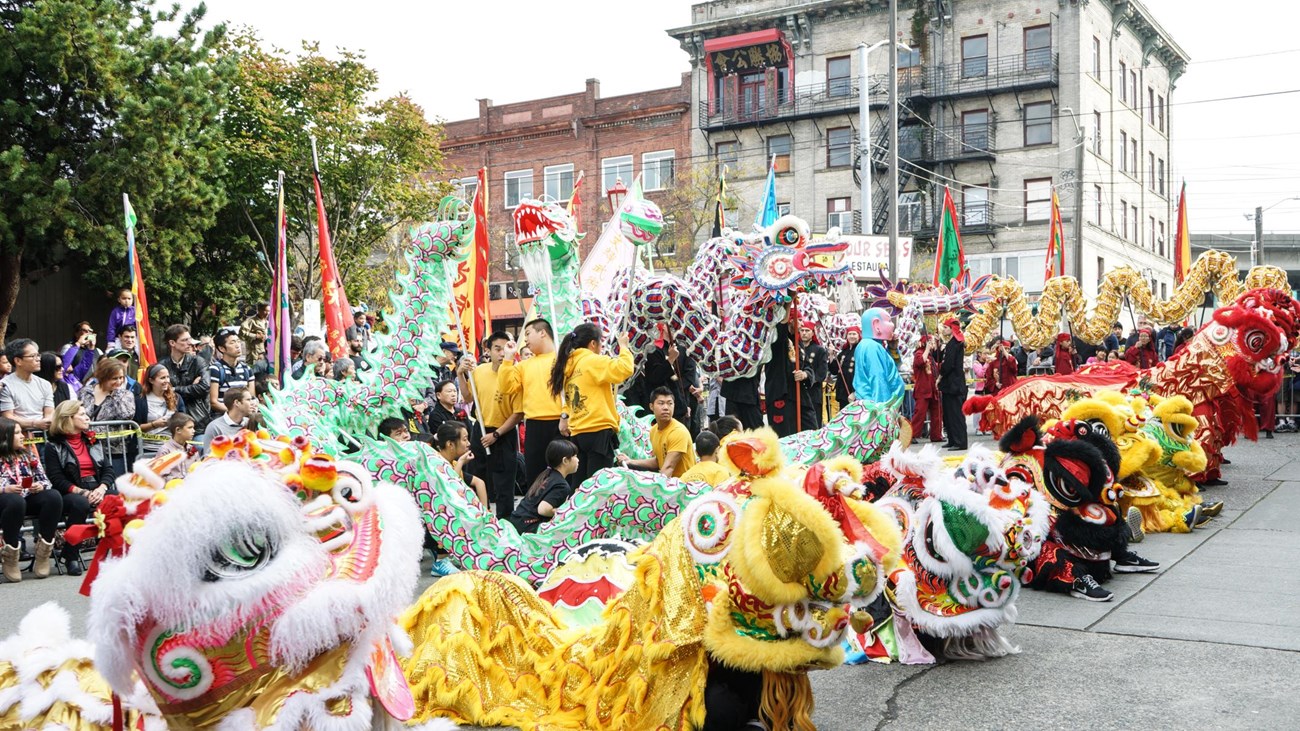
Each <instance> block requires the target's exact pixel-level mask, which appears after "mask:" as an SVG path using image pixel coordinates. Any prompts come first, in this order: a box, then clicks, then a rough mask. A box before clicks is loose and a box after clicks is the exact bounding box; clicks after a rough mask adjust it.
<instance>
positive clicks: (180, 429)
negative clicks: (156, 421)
mask: <svg viewBox="0 0 1300 731" xmlns="http://www.w3.org/2000/svg"><path fill="white" fill-rule="evenodd" d="M167 433H168V434H170V435H171V437H170V438H169V439H168V440H167V441H165V442H163V444H162V446H161V447H159V448H158V453H157V454H155V455H154V456H155V457H162V456H165V455H168V454H171V453H172V452H181V453H183V454H185V459H183V460H181V461H180V462H177V463H176V464H174V465H172V466H171V468H169V469H167V470H166V471H164V472H163V473H162V474H160V475H159V476H160V477H162V478H163V479H164V480H179V479H181V478H182V477H184V476H185V473H186V472H189V469H190V465H192V464H194V463H195V462H197V461H198V460H199V447H198V445H196V444H192V443H191V442H193V441H194V417H192V416H190V415H189V414H185V413H182V412H179V411H178V412H176V413H174V414H172V415H171V416H170V417H168V418H167Z"/></svg>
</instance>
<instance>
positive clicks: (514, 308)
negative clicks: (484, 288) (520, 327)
mask: <svg viewBox="0 0 1300 731" xmlns="http://www.w3.org/2000/svg"><path fill="white" fill-rule="evenodd" d="M523 306H524V307H523V309H524V312H527V311H528V308H529V307H532V306H533V298H532V297H525V298H524V299H523ZM488 316H489V317H491V318H492V319H493V320H522V319H524V316H523V315H521V314H519V300H517V299H506V300H492V301H490V302H488Z"/></svg>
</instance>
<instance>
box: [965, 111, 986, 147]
mask: <svg viewBox="0 0 1300 731" xmlns="http://www.w3.org/2000/svg"><path fill="white" fill-rule="evenodd" d="M961 142H962V147H963V150H964V151H972V150H987V149H989V112H988V110H987V109H975V110H972V111H969V112H962V113H961Z"/></svg>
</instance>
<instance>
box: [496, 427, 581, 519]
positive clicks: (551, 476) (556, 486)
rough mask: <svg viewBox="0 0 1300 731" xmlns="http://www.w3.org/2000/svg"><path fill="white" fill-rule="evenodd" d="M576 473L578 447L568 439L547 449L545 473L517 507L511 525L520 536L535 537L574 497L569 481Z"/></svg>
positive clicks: (557, 440)
mask: <svg viewBox="0 0 1300 731" xmlns="http://www.w3.org/2000/svg"><path fill="white" fill-rule="evenodd" d="M577 471H578V448H577V446H575V445H574V443H573V442H571V441H569V440H568V439H555V440H552V441H551V443H550V444H547V445H546V469H545V470H543V471H542V474H540V475H538V476H537V479H536V480H533V485H532V487H530V488H528V494H527V495H525V496H524V499H523V501H521V502H520V503H519V505H518V506H516V507H515V512H514V514H512V515H511V516H510V524H511V525H513V526H514V527H515V529H516V530H518V531H519V532H520V533H536V532H537V529H538V528H540V527H541V526H542V523H544V522H546V521H549V520H550V519H551V518H552V517H554V516H555V511H556V510H558V509H559V507H560V506H561V505H563V504H564V501H565V500H568V499H569V496H570V495H572V494H573V489H572V488H571V487H569V482H568V477H569V475H571V474H573V473H574V472H577Z"/></svg>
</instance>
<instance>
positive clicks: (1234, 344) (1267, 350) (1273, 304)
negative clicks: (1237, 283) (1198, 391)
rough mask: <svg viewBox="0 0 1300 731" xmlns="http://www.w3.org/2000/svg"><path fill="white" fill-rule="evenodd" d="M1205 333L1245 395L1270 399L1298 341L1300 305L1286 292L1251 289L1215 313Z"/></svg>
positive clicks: (1280, 381)
mask: <svg viewBox="0 0 1300 731" xmlns="http://www.w3.org/2000/svg"><path fill="white" fill-rule="evenodd" d="M1205 331H1206V335H1208V336H1209V338H1210V341H1211V342H1212V343H1214V345H1216V346H1218V347H1219V348H1220V352H1223V353H1224V356H1225V359H1226V361H1227V364H1228V372H1229V373H1230V374H1231V375H1232V378H1233V380H1235V381H1236V382H1237V384H1238V385H1239V386H1240V387H1241V389H1242V390H1243V391H1244V392H1246V393H1247V394H1249V395H1252V396H1271V395H1273V394H1274V393H1276V392H1277V389H1278V388H1279V387H1280V386H1281V385H1282V366H1283V361H1284V360H1285V359H1286V355H1287V352H1288V351H1289V350H1290V349H1291V348H1292V347H1293V346H1294V345H1295V343H1296V339H1297V338H1298V337H1300V303H1298V302H1296V300H1295V299H1294V298H1293V297H1291V296H1290V295H1289V294H1287V293H1286V292H1280V291H1278V290H1275V289H1252V290H1250V291H1249V292H1246V293H1245V294H1243V295H1241V296H1240V297H1238V298H1237V300H1236V301H1235V302H1234V303H1233V304H1231V305H1229V306H1227V307H1221V308H1219V309H1218V310H1216V311H1215V312H1214V322H1213V323H1211V324H1210V325H1208V326H1206V328H1205Z"/></svg>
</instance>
